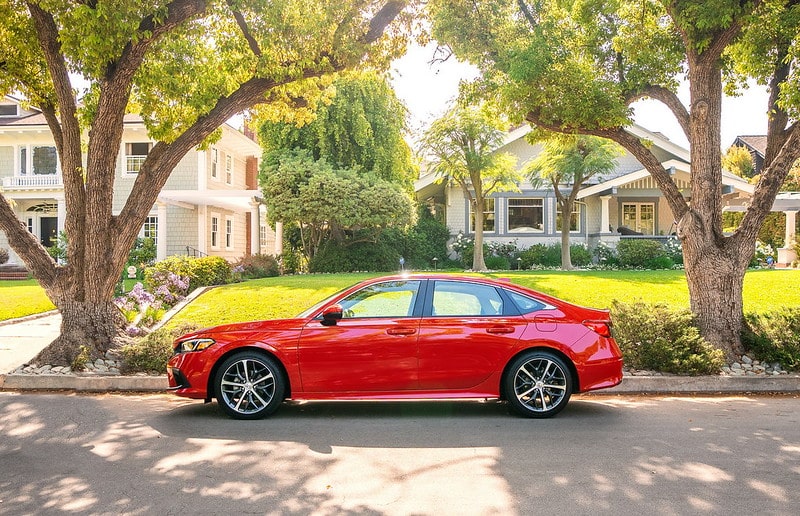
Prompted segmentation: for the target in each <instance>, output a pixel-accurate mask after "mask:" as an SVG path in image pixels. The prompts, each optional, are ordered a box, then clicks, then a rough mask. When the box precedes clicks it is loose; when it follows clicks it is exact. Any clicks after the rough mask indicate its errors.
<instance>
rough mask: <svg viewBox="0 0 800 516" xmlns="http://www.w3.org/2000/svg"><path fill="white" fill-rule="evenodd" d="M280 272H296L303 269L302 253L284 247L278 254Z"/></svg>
mask: <svg viewBox="0 0 800 516" xmlns="http://www.w3.org/2000/svg"><path fill="white" fill-rule="evenodd" d="M280 264H281V273H282V274H297V273H298V272H301V271H302V270H303V255H302V254H301V253H300V251H293V250H291V249H285V250H284V251H283V252H282V253H281V256H280Z"/></svg>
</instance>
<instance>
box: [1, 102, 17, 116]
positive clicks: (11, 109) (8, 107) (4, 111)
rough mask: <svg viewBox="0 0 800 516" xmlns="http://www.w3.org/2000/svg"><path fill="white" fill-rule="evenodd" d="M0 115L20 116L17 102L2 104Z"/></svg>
mask: <svg viewBox="0 0 800 516" xmlns="http://www.w3.org/2000/svg"><path fill="white" fill-rule="evenodd" d="M0 116H18V114H17V105H16V104H0Z"/></svg>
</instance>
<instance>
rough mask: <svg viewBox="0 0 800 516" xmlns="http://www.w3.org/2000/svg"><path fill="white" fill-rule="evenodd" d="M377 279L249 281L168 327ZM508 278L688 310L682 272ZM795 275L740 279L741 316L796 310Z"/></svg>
mask: <svg viewBox="0 0 800 516" xmlns="http://www.w3.org/2000/svg"><path fill="white" fill-rule="evenodd" d="M373 276H376V274H323V275H316V274H309V275H302V276H285V277H279V278H266V279H261V280H253V281H248V282H244V283H238V284H234V285H226V286H223V287H218V288H215V289H212V290H210V291H209V292H206V293H205V294H203V295H202V296H200V297H199V298H198V299H196V300H195V301H194V302H193V303H192V304H191V305H189V306H187V307H186V308H185V309H184V310H182V311H181V312H180V313H178V315H176V316H175V318H173V320H172V321H170V326H172V325H176V324H180V323H191V324H195V325H198V326H214V325H217V324H225V323H229V322H236V321H248V320H257V319H274V318H281V317H292V316H294V315H296V314H297V313H299V312H300V311H302V310H303V309H304V308H306V307H308V306H310V305H312V304H313V303H315V302H317V301H319V300H321V299H323V298H325V297H327V296H328V295H330V294H333V293H334V292H336V291H338V290H340V289H342V288H344V287H346V286H348V285H350V284H352V283H355V282H356V281H359V280H361V279H365V278H369V277H373ZM488 276H491V277H495V278H508V279H509V280H510V281H512V282H514V283H518V284H521V285H525V286H528V287H531V288H534V289H536V290H539V291H541V292H545V293H547V294H551V295H555V296H556V297H560V298H562V299H566V300H568V301H571V302H574V303H578V304H581V305H586V306H594V307H599V308H607V307H610V306H611V303H612V301H613V300H615V299H619V300H622V301H625V302H633V301H636V300H643V301H646V302H650V303H664V304H667V305H669V306H672V307H675V308H688V306H689V290H688V288H687V286H686V280H685V277H684V273H683V271H576V272H561V271H523V272H516V271H511V272H509V271H506V272H502V273H495V274H489V275H488ZM799 285H800V270H758V271H750V272H748V273H747V275H746V276H745V286H744V307H745V311H746V312H766V311H770V310H775V309H778V308H781V307H783V306H800V289H798V288H797V287H798V286H799Z"/></svg>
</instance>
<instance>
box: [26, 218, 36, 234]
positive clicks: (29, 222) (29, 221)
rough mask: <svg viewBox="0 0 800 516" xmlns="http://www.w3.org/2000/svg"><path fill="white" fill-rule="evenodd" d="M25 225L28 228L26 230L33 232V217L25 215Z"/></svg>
mask: <svg viewBox="0 0 800 516" xmlns="http://www.w3.org/2000/svg"><path fill="white" fill-rule="evenodd" d="M25 227H27V228H28V231H30V232H31V233H33V232H34V231H33V230H34V227H33V217H27V218H26V220H25Z"/></svg>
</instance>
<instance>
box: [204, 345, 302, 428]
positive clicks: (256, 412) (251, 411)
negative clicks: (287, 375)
mask: <svg viewBox="0 0 800 516" xmlns="http://www.w3.org/2000/svg"><path fill="white" fill-rule="evenodd" d="M215 386H216V390H217V402H218V403H219V406H220V407H221V408H222V410H223V411H225V413H226V414H228V415H229V416H231V417H233V418H235V419H259V418H263V417H267V416H269V415H270V414H272V413H274V412H275V411H276V410H278V405H280V404H281V402H282V401H283V396H284V392H285V391H286V384H285V381H284V379H283V374H282V372H281V369H280V367H279V366H278V364H277V363H276V362H275V361H274V360H273V359H271V358H270V357H268V356H266V355H264V354H261V353H256V352H253V351H243V352H240V353H236V354H235V355H232V356H230V357H228V359H226V360H225V362H223V363H222V365H221V366H220V368H219V369H218V370H217V375H216V378H215Z"/></svg>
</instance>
